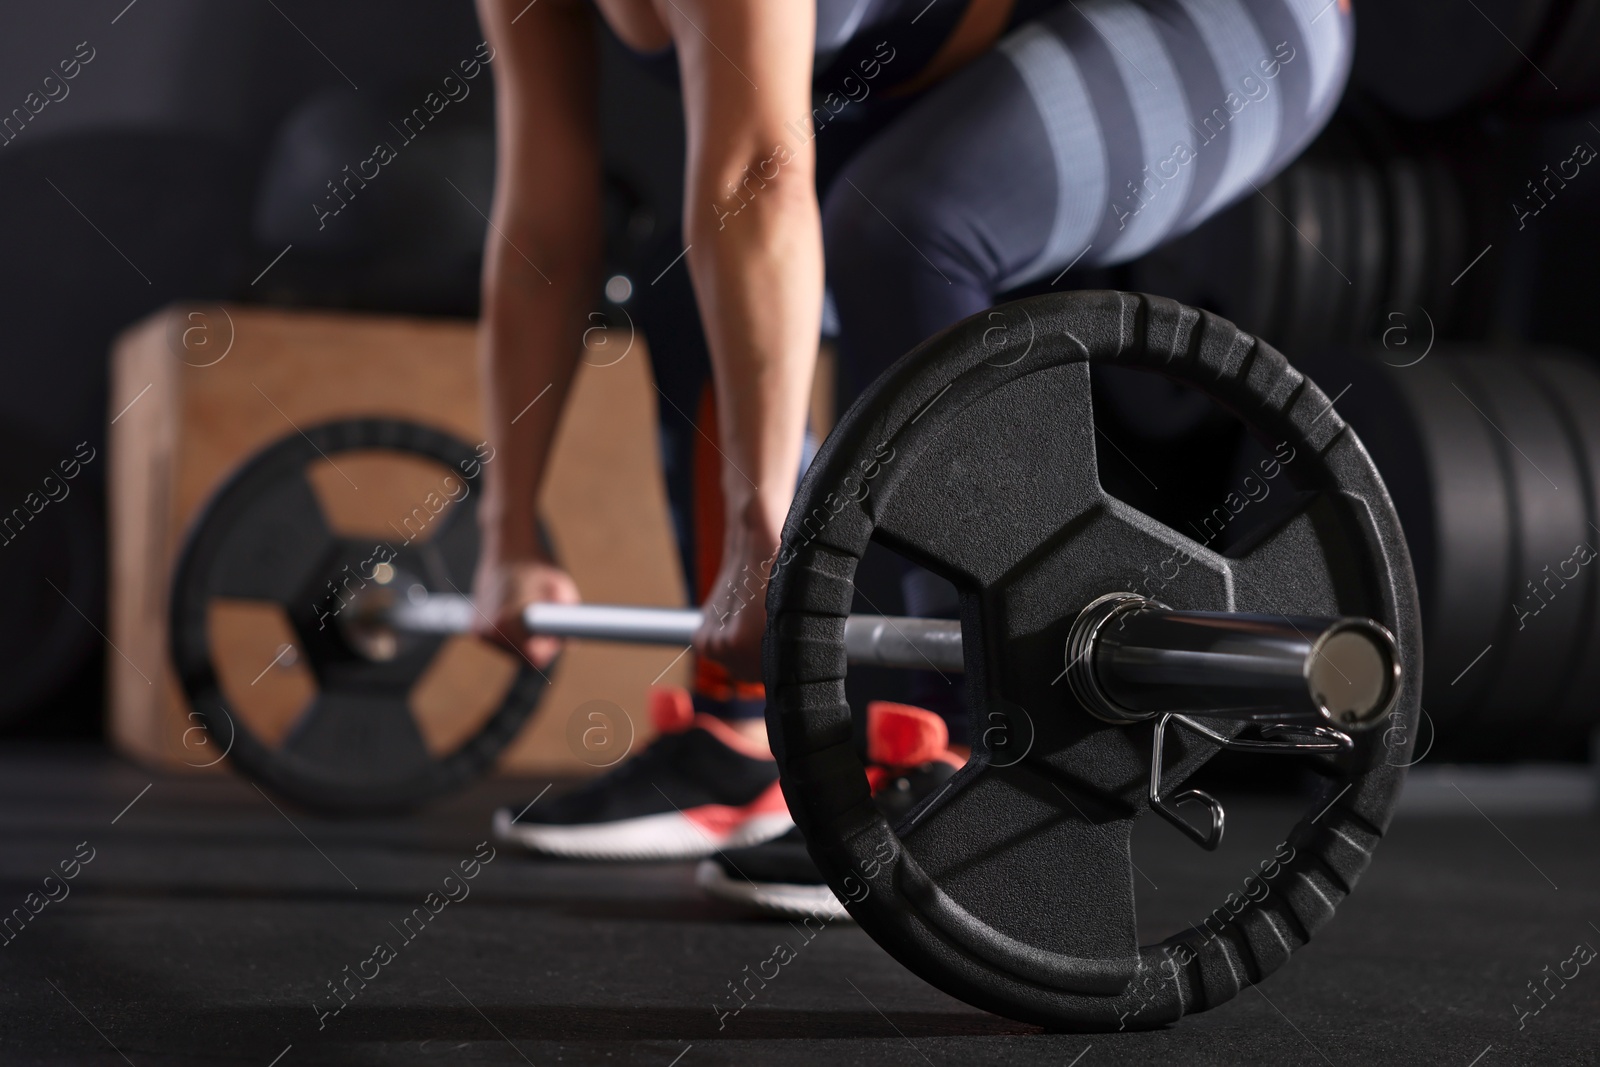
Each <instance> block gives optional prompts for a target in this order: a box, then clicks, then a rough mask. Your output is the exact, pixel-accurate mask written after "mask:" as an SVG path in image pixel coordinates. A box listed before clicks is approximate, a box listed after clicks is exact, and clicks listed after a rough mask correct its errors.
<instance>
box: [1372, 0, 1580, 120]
mask: <svg viewBox="0 0 1600 1067" xmlns="http://www.w3.org/2000/svg"><path fill="white" fill-rule="evenodd" d="M1552 6H1553V4H1552V0H1473V3H1471V4H1470V5H1468V4H1453V3H1440V2H1438V0H1385V2H1383V3H1373V4H1363V5H1361V10H1360V12H1359V13H1358V15H1357V17H1356V20H1355V23H1356V52H1355V69H1354V71H1353V74H1352V77H1353V80H1354V81H1355V82H1356V84H1358V85H1360V86H1361V87H1363V88H1364V89H1366V90H1367V91H1368V92H1370V93H1371V94H1372V95H1373V96H1375V97H1376V98H1377V99H1378V100H1380V101H1381V102H1382V103H1384V104H1385V105H1387V106H1388V107H1389V108H1390V109H1391V110H1393V111H1395V112H1396V113H1398V114H1401V115H1404V116H1406V117H1407V118H1413V119H1436V118H1441V117H1443V116H1445V115H1448V114H1450V113H1452V112H1455V111H1458V110H1460V109H1462V108H1464V107H1467V106H1468V105H1470V104H1474V103H1479V102H1483V101H1487V100H1489V99H1490V98H1492V97H1493V96H1495V95H1496V94H1497V93H1500V92H1503V91H1504V90H1506V89H1507V88H1508V87H1509V86H1510V84H1511V83H1513V82H1514V81H1516V80H1518V79H1519V78H1520V76H1521V74H1522V72H1523V71H1525V70H1527V69H1528V60H1527V59H1526V58H1524V57H1525V55H1526V53H1527V52H1528V51H1529V50H1530V49H1532V48H1533V46H1534V42H1535V41H1536V40H1537V38H1538V36H1539V32H1540V30H1541V28H1542V27H1543V26H1544V24H1545V20H1546V18H1547V16H1548V14H1549V12H1550V10H1551V8H1552Z"/></svg>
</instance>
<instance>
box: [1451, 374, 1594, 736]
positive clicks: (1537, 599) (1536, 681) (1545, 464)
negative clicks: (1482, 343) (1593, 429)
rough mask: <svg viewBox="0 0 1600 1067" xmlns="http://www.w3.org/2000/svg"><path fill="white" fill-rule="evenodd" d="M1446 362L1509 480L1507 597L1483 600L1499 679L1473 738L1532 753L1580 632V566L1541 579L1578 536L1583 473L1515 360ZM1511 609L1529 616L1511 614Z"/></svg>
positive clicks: (1545, 401) (1583, 578)
mask: <svg viewBox="0 0 1600 1067" xmlns="http://www.w3.org/2000/svg"><path fill="white" fill-rule="evenodd" d="M1453 367H1454V373H1453V375H1452V376H1453V378H1454V382H1455V383H1456V384H1458V385H1459V386H1460V387H1461V388H1462V389H1463V390H1465V391H1466V393H1467V394H1468V395H1469V396H1470V397H1471V399H1472V401H1473V402H1474V403H1475V404H1476V405H1477V406H1478V408H1479V409H1481V414H1480V417H1481V418H1483V419H1484V420H1485V421H1486V422H1488V423H1489V424H1490V426H1491V427H1492V429H1493V430H1494V440H1495V442H1496V444H1497V446H1498V448H1499V452H1500V463H1501V466H1502V469H1503V470H1504V471H1505V474H1506V478H1507V482H1508V484H1509V486H1510V493H1509V502H1510V505H1511V508H1510V515H1511V516H1512V520H1513V540H1512V543H1513V544H1514V545H1515V552H1514V554H1513V556H1512V560H1513V564H1512V583H1511V595H1510V597H1508V598H1507V599H1506V600H1505V601H1502V602H1499V603H1496V602H1495V601H1493V600H1488V601H1486V603H1487V604H1488V605H1490V606H1492V608H1493V609H1494V611H1493V615H1494V617H1495V618H1496V619H1497V620H1498V621H1499V628H1500V632H1501V634H1502V636H1501V637H1500V638H1498V639H1497V642H1496V647H1495V651H1494V653H1492V654H1491V656H1489V657H1485V659H1486V660H1487V659H1490V658H1493V659H1495V660H1497V661H1498V663H1499V676H1498V678H1497V679H1496V680H1495V683H1494V684H1493V685H1492V686H1491V687H1490V689H1489V691H1488V693H1487V694H1486V696H1485V698H1484V703H1483V705H1482V709H1481V713H1480V716H1479V722H1480V724H1481V727H1482V729H1483V730H1484V731H1490V732H1492V734H1490V735H1486V736H1485V737H1483V738H1482V739H1483V740H1484V741H1485V742H1489V741H1490V736H1492V737H1493V738H1497V739H1500V740H1502V741H1503V742H1504V743H1505V745H1506V749H1504V750H1502V751H1505V750H1509V751H1515V752H1518V753H1525V754H1530V755H1531V754H1534V753H1533V752H1531V751H1529V749H1530V748H1536V747H1537V746H1536V744H1534V742H1535V741H1536V739H1537V735H1539V734H1540V733H1541V732H1542V731H1543V730H1544V728H1545V726H1546V724H1547V723H1548V722H1550V721H1552V720H1554V719H1555V718H1556V714H1555V713H1556V710H1557V707H1558V705H1559V698H1560V696H1561V694H1562V693H1563V692H1564V689H1565V685H1566V683H1567V679H1568V677H1569V676H1570V674H1571V673H1572V668H1573V666H1574V660H1573V652H1574V650H1575V649H1576V648H1577V646H1578V644H1579V641H1580V638H1581V637H1582V636H1583V635H1582V631H1581V629H1580V624H1581V623H1582V621H1583V618H1584V608H1585V602H1586V600H1587V597H1588V593H1587V588H1586V586H1587V583H1588V581H1589V574H1588V572H1585V571H1579V572H1578V574H1577V579H1578V580H1577V581H1575V582H1574V581H1564V580H1563V579H1562V578H1561V577H1560V576H1559V575H1556V577H1554V578H1551V577H1550V576H1551V575H1555V574H1556V572H1557V570H1558V568H1559V566H1560V564H1561V562H1562V561H1563V560H1566V559H1567V558H1568V557H1569V556H1571V555H1572V550H1573V546H1575V545H1576V544H1577V543H1578V542H1579V541H1582V540H1584V532H1585V530H1586V528H1587V525H1588V520H1589V515H1588V508H1587V506H1586V503H1585V500H1584V493H1583V476H1582V471H1581V468H1580V467H1579V465H1578V462H1577V447H1576V444H1575V442H1573V441H1572V440H1571V439H1570V438H1569V437H1568V436H1567V433H1566V430H1565V429H1564V427H1563V425H1562V419H1561V418H1560V416H1559V415H1558V414H1557V412H1556V409H1555V407H1554V406H1553V405H1552V404H1551V403H1550V401H1549V398H1548V397H1547V396H1545V394H1544V391H1543V390H1542V389H1541V388H1540V387H1539V385H1538V384H1537V383H1536V382H1535V380H1534V379H1533V377H1532V376H1531V375H1530V374H1529V373H1528V371H1527V369H1526V367H1525V365H1524V364H1523V363H1522V362H1521V361H1520V360H1517V359H1515V357H1513V356H1512V355H1510V354H1502V353H1496V354H1493V355H1478V354H1474V355H1463V356H1461V357H1460V358H1458V359H1456V360H1455V361H1454V363H1453ZM1530 583H1531V584H1530ZM1546 583H1548V584H1546ZM1536 588H1537V589H1538V593H1537V594H1536V593H1535V591H1534V590H1535V589H1536ZM1514 605H1515V606H1518V607H1520V608H1521V609H1522V610H1523V611H1524V612H1528V613H1529V614H1527V615H1519V613H1518V612H1517V611H1516V610H1515V609H1514V607H1513V606H1514ZM1480 610H1481V609H1480ZM1497 747H1498V746H1497Z"/></svg>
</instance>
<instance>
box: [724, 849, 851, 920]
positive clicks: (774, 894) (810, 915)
mask: <svg viewBox="0 0 1600 1067" xmlns="http://www.w3.org/2000/svg"><path fill="white" fill-rule="evenodd" d="M694 880H695V884H696V885H698V886H699V887H700V888H701V889H703V890H705V891H706V892H707V893H709V894H711V895H712V896H714V897H716V898H718V899H719V900H727V901H731V902H732V903H735V904H742V905H744V906H745V907H748V908H754V909H755V910H757V911H763V912H767V913H768V914H771V915H781V916H783V917H784V918H790V919H822V920H825V921H827V922H849V921H850V913H849V912H848V911H846V910H845V908H844V905H843V904H841V903H840V902H839V898H838V897H836V896H834V895H833V890H831V889H829V888H828V886H827V884H826V883H820V884H817V885H797V884H793V883H789V882H748V881H744V880H742V879H738V878H730V877H729V876H728V872H726V871H724V870H723V869H722V865H721V864H720V863H717V862H716V861H715V860H702V861H701V862H700V866H698V867H697V868H695V872H694Z"/></svg>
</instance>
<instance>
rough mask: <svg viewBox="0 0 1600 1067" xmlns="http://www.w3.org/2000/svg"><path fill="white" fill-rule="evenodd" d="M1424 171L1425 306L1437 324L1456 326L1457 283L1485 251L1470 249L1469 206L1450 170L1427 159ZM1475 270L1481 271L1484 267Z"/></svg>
mask: <svg viewBox="0 0 1600 1067" xmlns="http://www.w3.org/2000/svg"><path fill="white" fill-rule="evenodd" d="M1421 171H1422V188H1423V202H1424V204H1425V205H1426V206H1427V215H1426V216H1425V217H1426V219H1427V223H1426V227H1427V233H1428V253H1427V255H1428V260H1427V262H1428V266H1427V269H1426V271H1425V272H1424V275H1423V277H1424V282H1423V293H1424V295H1423V297H1422V304H1423V306H1424V307H1426V308H1427V309H1428V313H1429V314H1430V315H1431V316H1433V320H1434V321H1435V322H1439V323H1450V324H1452V325H1453V320H1454V319H1455V308H1456V306H1457V304H1458V301H1459V298H1460V294H1461V289H1460V288H1458V284H1457V279H1459V278H1461V276H1462V272H1463V271H1465V270H1466V268H1467V266H1468V265H1469V263H1471V260H1472V257H1473V256H1475V255H1477V254H1478V253H1479V252H1481V251H1483V249H1482V248H1481V247H1477V248H1468V247H1467V231H1468V228H1469V220H1468V219H1467V212H1466V205H1465V202H1464V201H1463V198H1462V195H1461V186H1460V184H1459V183H1458V182H1457V181H1456V178H1455V175H1454V174H1453V173H1452V172H1451V170H1450V167H1449V166H1448V165H1447V164H1446V163H1445V162H1444V160H1442V159H1440V158H1439V157H1437V156H1428V157H1426V158H1425V159H1424V160H1423V161H1422V168H1421ZM1472 266H1473V268H1474V269H1479V268H1481V267H1482V264H1481V263H1479V264H1472Z"/></svg>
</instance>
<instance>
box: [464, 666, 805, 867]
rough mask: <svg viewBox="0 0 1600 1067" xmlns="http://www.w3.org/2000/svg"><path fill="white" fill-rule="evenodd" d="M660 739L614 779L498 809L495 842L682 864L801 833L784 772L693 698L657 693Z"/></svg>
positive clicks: (654, 712)
mask: <svg viewBox="0 0 1600 1067" xmlns="http://www.w3.org/2000/svg"><path fill="white" fill-rule="evenodd" d="M650 714H651V718H652V719H653V720H654V722H655V725H656V730H657V731H658V734H659V736H658V737H657V738H656V739H655V741H653V742H652V743H651V744H650V746H649V747H648V748H646V749H644V750H643V751H642V752H640V753H639V754H638V755H636V756H634V757H633V758H632V759H630V760H628V761H627V762H625V763H623V764H621V765H620V766H619V767H617V769H616V770H614V771H611V772H610V773H608V774H606V775H604V776H602V777H600V778H597V779H595V780H594V781H592V782H589V783H587V784H585V785H583V786H581V787H579V788H578V789H576V790H574V791H572V792H571V793H567V794H565V795H562V796H559V797H556V798H555V799H553V800H549V801H544V802H541V803H537V804H527V805H518V806H516V807H511V808H501V809H500V810H498V811H496V812H495V813H494V833H495V837H497V838H498V839H500V840H502V841H508V842H513V843H517V844H522V845H526V846H527V847H528V848H530V849H532V850H533V851H535V852H542V853H545V854H547V855H552V856H569V857H573V858H577V859H589V860H684V859H699V858H701V857H702V856H710V855H712V854H714V853H716V852H718V851H721V850H723V849H737V848H743V847H745V846H748V845H754V844H758V843H760V842H763V841H770V840H772V839H773V838H775V837H780V836H782V835H783V834H784V832H785V831H787V830H788V829H789V828H790V827H792V826H793V825H794V820H792V819H790V818H789V809H788V807H787V805H785V804H784V801H783V793H782V791H781V790H780V789H779V787H778V770H777V764H775V763H774V762H773V759H772V756H771V755H770V754H769V753H767V752H766V751H764V750H763V749H762V748H761V747H760V746H759V745H756V744H753V743H752V742H751V741H749V740H748V739H747V738H745V737H744V736H743V735H741V734H740V733H739V732H738V731H736V730H734V729H733V728H732V727H730V726H729V725H728V724H727V723H725V722H723V721H722V720H721V719H718V718H716V717H715V716H712V715H707V714H704V713H696V711H695V710H694V705H693V702H692V700H691V698H690V696H689V694H688V692H687V691H685V690H682V689H668V688H656V689H653V690H651V693H650Z"/></svg>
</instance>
